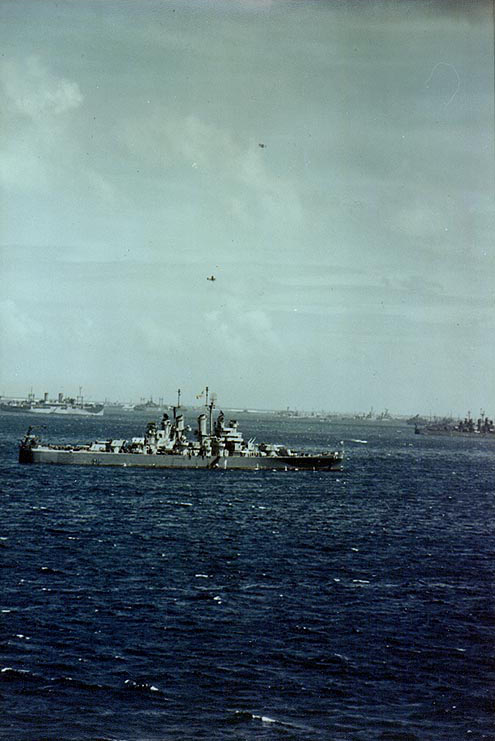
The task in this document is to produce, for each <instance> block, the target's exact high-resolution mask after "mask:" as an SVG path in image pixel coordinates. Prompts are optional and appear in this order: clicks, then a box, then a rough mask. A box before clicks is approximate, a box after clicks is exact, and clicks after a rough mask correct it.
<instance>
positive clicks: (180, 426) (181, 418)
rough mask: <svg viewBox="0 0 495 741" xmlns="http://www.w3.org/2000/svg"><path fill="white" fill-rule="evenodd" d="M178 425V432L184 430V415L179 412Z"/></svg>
mask: <svg viewBox="0 0 495 741" xmlns="http://www.w3.org/2000/svg"><path fill="white" fill-rule="evenodd" d="M176 427H177V431H178V432H182V431H183V429H184V415H183V414H179V415H178V416H177V420H176Z"/></svg>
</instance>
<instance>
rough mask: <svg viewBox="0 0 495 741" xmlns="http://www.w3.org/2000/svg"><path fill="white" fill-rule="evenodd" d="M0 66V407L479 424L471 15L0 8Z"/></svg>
mask: <svg viewBox="0 0 495 741" xmlns="http://www.w3.org/2000/svg"><path fill="white" fill-rule="evenodd" d="M0 49H1V56H0V90H1V97H2V111H3V116H2V122H1V127H2V130H1V137H0V188H1V194H0V288H1V290H0V354H1V363H0V394H6V395H16V394H19V395H24V394H26V393H27V392H28V391H29V390H30V388H31V387H33V389H34V391H35V392H36V393H37V394H39V395H41V393H42V392H43V391H45V390H47V391H50V393H51V394H52V395H54V394H55V393H56V392H58V391H59V390H63V391H64V392H65V393H67V394H75V393H77V391H78V389H79V386H82V387H83V389H84V394H85V396H87V397H88V398H89V397H92V398H105V397H108V398H110V399H120V400H130V399H132V400H135V401H137V400H139V399H140V398H141V397H149V396H150V395H153V397H154V398H158V397H160V396H163V397H165V398H166V399H170V400H172V399H173V398H174V396H175V390H176V389H177V388H178V387H179V386H180V387H181V388H182V389H183V398H184V399H185V400H188V399H192V398H194V395H195V394H197V393H199V392H200V391H201V389H202V388H203V387H204V386H205V385H209V386H210V388H211V389H214V390H215V391H216V392H217V393H218V395H219V399H220V400H221V402H222V403H223V405H225V406H229V405H230V406H241V407H244V406H248V407H257V408H285V407H287V406H290V407H291V408H299V409H327V410H338V411H362V410H368V409H369V408H370V407H371V406H373V407H374V408H375V410H382V409H384V408H389V409H390V410H391V411H393V412H396V413H409V412H411V413H415V412H434V413H447V412H450V411H454V412H458V413H465V412H466V411H467V410H468V409H471V410H473V412H474V413H477V411H478V410H479V408H480V407H483V408H485V409H486V410H487V411H488V412H490V413H491V414H495V393H494V385H493V369H494V367H495V344H494V343H493V337H494V332H495V291H494V287H495V250H494V247H493V234H494V226H495V224H494V197H495V186H494V139H493V129H494V61H493V13H492V3H491V2H486V3H485V2H482V1H480V0H477V2H468V0H465V1H464V2H462V1H461V0H459V1H458V2H454V1H450V2H448V1H447V0H430V1H428V2H422V1H421V0H410V1H406V0H404V1H402V2H399V0H389V1H388V2H385V1H383V2H380V1H375V0H370V1H369V2H362V1H361V2H357V1H356V2H351V1H349V2H347V1H345V0H328V2H325V1H324V0H318V1H316V0H315V1H314V2H313V1H312V0H304V1H301V0H300V1H297V2H296V1H292V0H272V1H271V2H270V1H269V0H225V1H221V0H175V1H174V0H114V1H111V0H92V1H89V0H78V1H77V2H76V0H58V1H57V2H54V1H52V0H44V1H43V2H30V1H29V0H23V2H18V1H17V0H2V2H1V3H0ZM211 274H214V275H215V276H216V277H217V280H216V281H215V282H211V281H207V279H206V278H207V276H209V275H211Z"/></svg>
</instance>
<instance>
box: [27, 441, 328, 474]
mask: <svg viewBox="0 0 495 741" xmlns="http://www.w3.org/2000/svg"><path fill="white" fill-rule="evenodd" d="M19 462H20V463H47V464H58V465H72V466H74V465H80V466H120V467H122V468H127V467H133V466H135V467H141V468H163V469H166V468H180V469H199V468H204V469H209V470H214V469H216V470H239V471H258V470H272V471H273V470H278V471H301V470H307V471H340V470H341V469H342V457H341V455H340V454H339V453H333V454H329V455H297V456H295V455H291V456H258V455H253V456H241V455H227V456H200V455H198V456H188V455H174V454H168V453H166V454H163V455H162V454H147V453H112V452H94V451H90V450H64V449H56V448H54V447H48V446H47V447H43V446H40V447H34V448H33V447H32V448H29V447H27V448H23V447H21V448H20V450H19Z"/></svg>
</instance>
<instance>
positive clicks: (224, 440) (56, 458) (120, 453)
mask: <svg viewBox="0 0 495 741" xmlns="http://www.w3.org/2000/svg"><path fill="white" fill-rule="evenodd" d="M205 407H206V408H205V412H204V413H201V414H200V415H199V417H198V428H197V430H196V435H195V439H193V440H190V439H189V438H188V436H187V432H188V431H189V428H187V427H186V425H185V422H184V415H183V414H182V411H181V408H180V406H179V405H178V406H177V407H173V419H169V417H168V414H164V415H163V418H162V421H161V423H160V424H159V425H158V426H157V424H156V423H155V422H150V423H148V425H147V428H146V433H145V435H144V436H143V437H133V438H131V440H130V441H127V440H97V441H95V442H93V443H90V444H87V445H56V444H44V443H42V442H41V441H40V440H39V439H38V438H37V437H36V436H35V435H33V434H32V430H31V428H29V430H28V432H27V434H26V436H25V437H24V439H23V440H22V441H21V443H20V446H19V462H20V463H58V464H66V465H67V464H72V465H86V466H91V465H93V466H125V467H127V466H142V467H146V468H204V469H221V470H225V469H236V470H248V471H255V470H258V469H272V470H273V469H275V470H282V471H299V470H306V471H308V470H309V471H335V470H341V469H342V462H343V453H342V451H341V450H338V451H327V452H319V453H306V452H296V451H293V450H290V449H289V448H288V447H286V446H285V445H273V444H268V443H261V444H257V443H255V441H254V439H251V440H248V441H245V440H244V439H243V436H242V433H241V432H240V431H239V429H238V424H237V422H236V421H235V420H231V421H230V422H229V423H228V424H226V423H225V418H224V414H223V412H220V413H219V414H218V416H217V419H216V420H215V421H214V420H213V408H214V402H208V389H207V390H206V405H205Z"/></svg>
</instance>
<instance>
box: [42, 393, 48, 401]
mask: <svg viewBox="0 0 495 741" xmlns="http://www.w3.org/2000/svg"><path fill="white" fill-rule="evenodd" d="M43 401H48V391H45V393H44V394H43Z"/></svg>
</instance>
